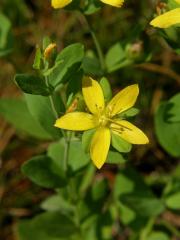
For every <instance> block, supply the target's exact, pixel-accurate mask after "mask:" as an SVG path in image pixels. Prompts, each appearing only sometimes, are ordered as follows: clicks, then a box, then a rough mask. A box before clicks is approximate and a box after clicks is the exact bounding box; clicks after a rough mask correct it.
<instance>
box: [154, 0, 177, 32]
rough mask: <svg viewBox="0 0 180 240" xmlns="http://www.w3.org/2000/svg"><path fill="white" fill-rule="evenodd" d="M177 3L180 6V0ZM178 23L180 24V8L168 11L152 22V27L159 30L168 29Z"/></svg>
mask: <svg viewBox="0 0 180 240" xmlns="http://www.w3.org/2000/svg"><path fill="white" fill-rule="evenodd" d="M175 1H176V2H177V3H178V4H180V0H175ZM178 23H180V7H178V8H175V9H173V10H170V11H168V12H166V13H164V14H162V15H160V16H158V17H156V18H154V19H153V20H152V21H151V22H150V24H151V25H152V26H154V27H159V28H168V27H171V26H172V25H175V24H178Z"/></svg>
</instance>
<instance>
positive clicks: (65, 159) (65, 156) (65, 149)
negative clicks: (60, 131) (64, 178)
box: [63, 133, 71, 172]
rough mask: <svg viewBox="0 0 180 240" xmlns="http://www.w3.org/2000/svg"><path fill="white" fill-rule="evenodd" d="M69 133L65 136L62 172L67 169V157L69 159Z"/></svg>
mask: <svg viewBox="0 0 180 240" xmlns="http://www.w3.org/2000/svg"><path fill="white" fill-rule="evenodd" d="M70 140H71V133H69V135H68V134H67V135H66V138H65V144H64V161H63V162H64V171H65V172H66V171H67V169H68V157H69V147H70Z"/></svg>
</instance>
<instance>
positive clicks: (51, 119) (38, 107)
mask: <svg viewBox="0 0 180 240" xmlns="http://www.w3.org/2000/svg"><path fill="white" fill-rule="evenodd" d="M52 98H53V102H54V104H55V109H56V111H57V112H58V113H59V115H60V114H61V113H62V112H64V106H63V103H62V100H61V98H60V96H59V95H57V94H56V95H55V94H54V95H53V96H52ZM25 99H26V102H27V106H28V109H29V111H30V113H31V114H32V116H33V117H34V118H35V119H36V120H37V121H38V122H39V123H40V124H41V126H42V127H43V128H44V129H45V130H46V131H47V132H48V133H49V134H50V135H51V136H52V137H54V138H55V139H56V138H59V137H60V136H61V132H60V129H57V128H55V127H54V123H55V121H56V117H55V114H54V112H53V110H52V105H51V102H50V99H49V97H43V96H37V95H30V94H25Z"/></svg>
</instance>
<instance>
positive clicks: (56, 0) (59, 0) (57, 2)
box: [51, 0, 124, 8]
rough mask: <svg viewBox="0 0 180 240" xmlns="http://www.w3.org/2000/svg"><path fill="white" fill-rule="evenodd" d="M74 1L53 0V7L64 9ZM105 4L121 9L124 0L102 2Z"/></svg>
mask: <svg viewBox="0 0 180 240" xmlns="http://www.w3.org/2000/svg"><path fill="white" fill-rule="evenodd" d="M72 1H73V0H51V5H52V7H53V8H63V7H65V6H67V5H68V4H70V3H71V2H72ZM100 1H101V2H103V3H105V4H109V5H111V6H114V7H121V6H122V4H123V3H124V0H100Z"/></svg>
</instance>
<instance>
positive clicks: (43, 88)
mask: <svg viewBox="0 0 180 240" xmlns="http://www.w3.org/2000/svg"><path fill="white" fill-rule="evenodd" d="M14 80H15V82H16V83H17V85H18V86H19V87H20V88H21V90H22V91H23V92H25V93H29V94H34V95H42V96H48V95H50V94H51V93H52V90H53V88H52V89H50V88H49V87H48V86H47V85H46V83H45V80H44V79H42V78H40V77H38V76H34V75H29V74H16V76H15V79H14Z"/></svg>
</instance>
